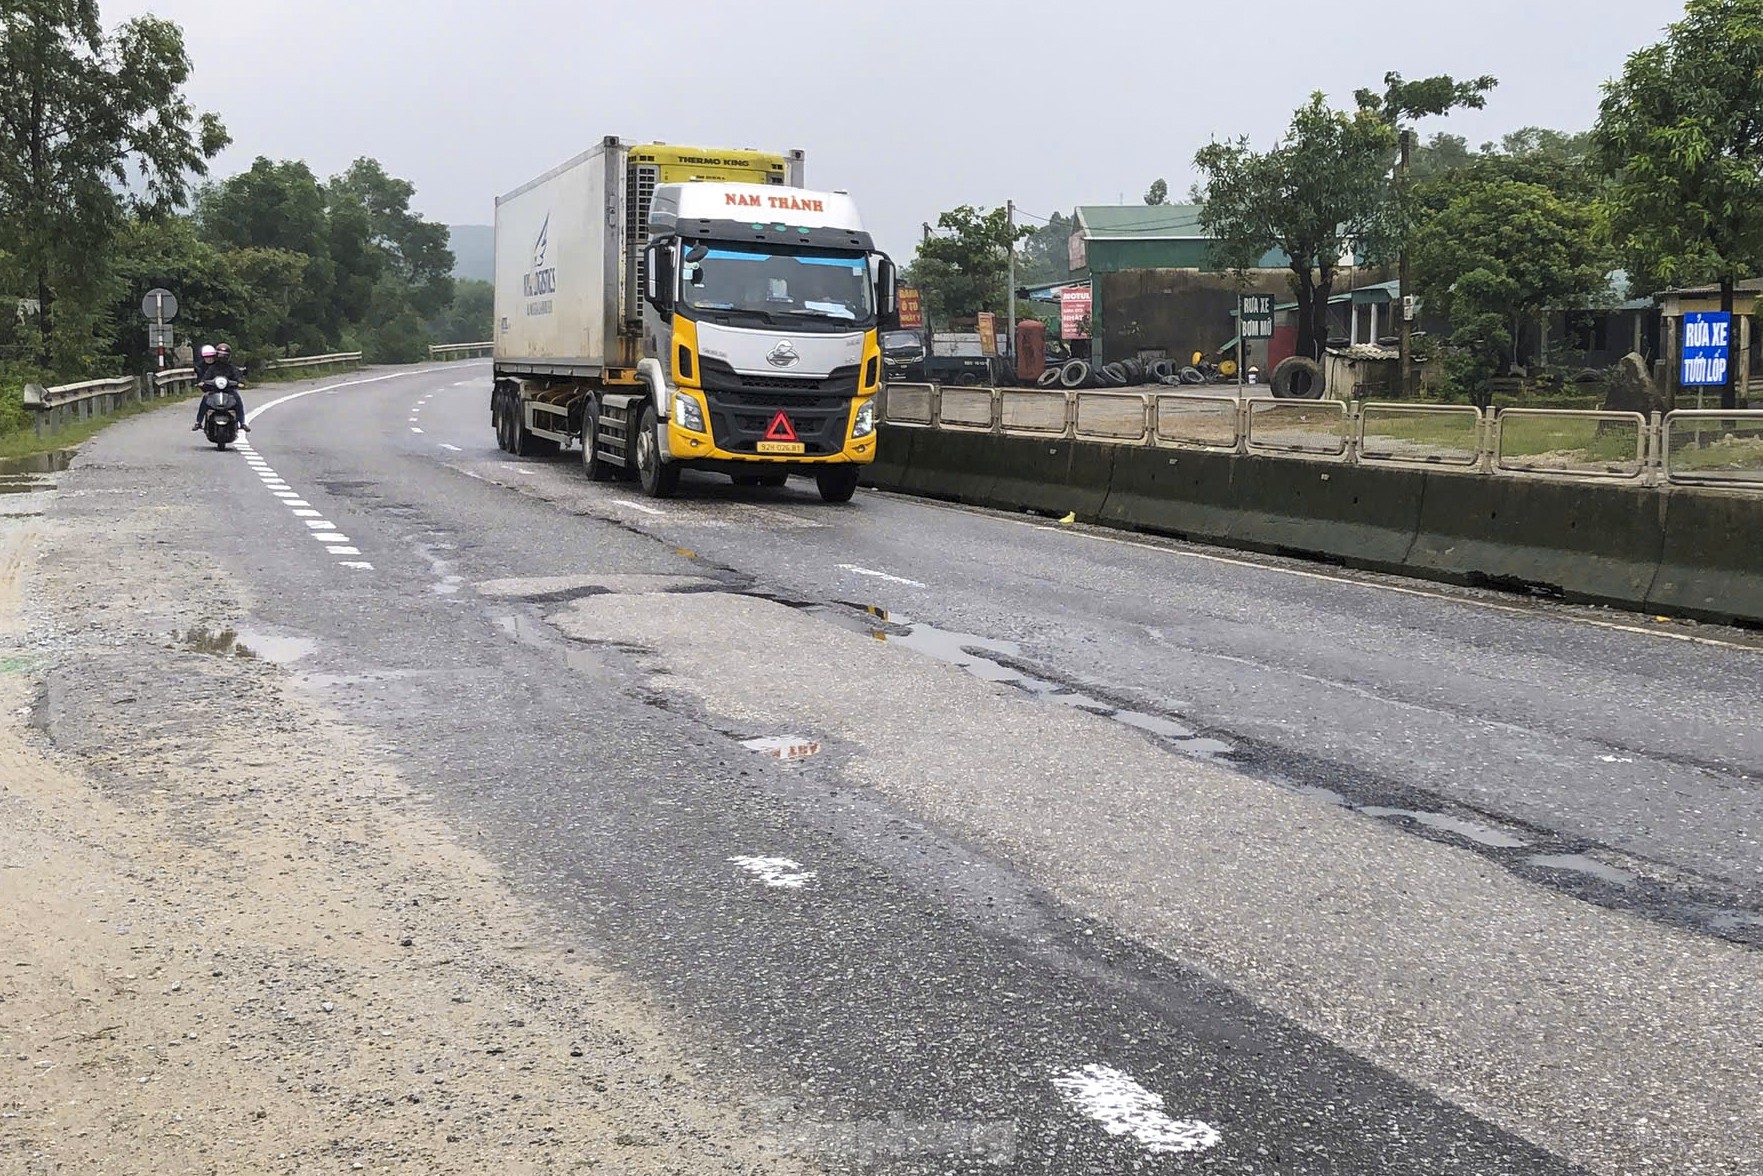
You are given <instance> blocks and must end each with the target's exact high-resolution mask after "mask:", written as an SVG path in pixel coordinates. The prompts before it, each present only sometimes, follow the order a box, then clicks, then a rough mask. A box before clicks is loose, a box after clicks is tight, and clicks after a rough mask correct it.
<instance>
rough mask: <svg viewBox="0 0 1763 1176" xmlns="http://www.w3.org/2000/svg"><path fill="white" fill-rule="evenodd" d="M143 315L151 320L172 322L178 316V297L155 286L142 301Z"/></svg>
mask: <svg viewBox="0 0 1763 1176" xmlns="http://www.w3.org/2000/svg"><path fill="white" fill-rule="evenodd" d="M141 313H142V314H144V315H146V316H147V317H148V318H150V319H156V320H159V321H162V322H170V321H171V320H172V319H174V318H176V317H177V316H178V296H177V295H176V294H173V293H172V292H171V291H170V290H166V289H163V288H161V287H158V286H155V287H154V288H153V289H151V290H149V291H147V296H146V297H145V298H143V299H141Z"/></svg>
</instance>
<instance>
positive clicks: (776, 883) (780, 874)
mask: <svg viewBox="0 0 1763 1176" xmlns="http://www.w3.org/2000/svg"><path fill="white" fill-rule="evenodd" d="M728 860H729V861H731V862H733V863H734V864H735V865H737V866H739V867H741V869H743V870H745V871H747V872H748V873H749V874H751V875H753V876H754V877H755V878H757V879H759V881H761V882H763V883H765V884H766V885H767V886H769V887H771V888H772V889H774V890H800V889H802V888H803V887H804V886H806V885H808V883H810V882H812V881H814V871H813V870H805V869H803V868H802V863H801V862H795V861H791V860H790V859H789V858H781V857H732V858H730V859H728Z"/></svg>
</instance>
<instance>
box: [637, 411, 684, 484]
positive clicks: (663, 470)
mask: <svg viewBox="0 0 1763 1176" xmlns="http://www.w3.org/2000/svg"><path fill="white" fill-rule="evenodd" d="M655 422H656V417H655V406H654V405H653V404H645V405H643V411H642V412H641V413H640V414H639V415H638V416H637V435H636V438H635V445H636V450H637V481H638V482H639V483H640V484H641V485H642V487H643V494H644V495H645V496H646V497H649V498H672V497H673V496H674V495H675V494H678V493H679V467H678V466H676V465H668V464H667V463H666V462H664V461H662V460H661V442H660V440H659V439H658V438H657V437H656V436H655V431H656V428H655Z"/></svg>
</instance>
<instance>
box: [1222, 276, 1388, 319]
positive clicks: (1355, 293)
mask: <svg viewBox="0 0 1763 1176" xmlns="http://www.w3.org/2000/svg"><path fill="white" fill-rule="evenodd" d="M1401 286H1402V283H1400V282H1373V283H1371V285H1369V286H1355V287H1354V288H1353V289H1351V290H1340V291H1337V292H1335V293H1333V294H1330V295H1329V296H1328V304H1329V305H1330V306H1346V305H1347V304H1348V303H1358V304H1359V305H1360V306H1369V305H1372V304H1376V305H1379V306H1381V305H1382V304H1384V303H1386V302H1394V301H1395V300H1396V291H1397V290H1399V289H1401ZM1273 309H1274V310H1276V311H1278V310H1296V309H1298V303H1297V300H1296V299H1293V300H1292V301H1289V302H1281V303H1278V304H1277V305H1275V306H1274V308H1273ZM1232 313H1233V314H1234V313H1235V312H1234V311H1233V312H1232Z"/></svg>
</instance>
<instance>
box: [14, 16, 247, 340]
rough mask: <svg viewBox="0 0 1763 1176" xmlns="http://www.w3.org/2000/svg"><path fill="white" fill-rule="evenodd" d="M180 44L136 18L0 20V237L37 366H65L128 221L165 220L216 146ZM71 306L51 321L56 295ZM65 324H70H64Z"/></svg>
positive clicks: (161, 27)
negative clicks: (197, 109)
mask: <svg viewBox="0 0 1763 1176" xmlns="http://www.w3.org/2000/svg"><path fill="white" fill-rule="evenodd" d="M189 76H190V62H189V58H188V55H187V54H186V52H185V50H184V39H183V33H182V31H181V30H180V29H179V28H178V26H177V25H176V24H173V23H172V22H170V21H167V20H162V19H160V18H158V17H153V16H143V17H137V18H135V19H133V20H131V21H129V22H128V23H126V24H124V25H123V26H122V27H121V28H120V29H118V30H117V32H116V33H115V34H114V35H107V34H106V33H105V32H104V29H103V26H102V24H101V23H100V21H99V16H98V5H97V0H7V3H6V5H5V9H4V18H3V21H0V77H4V78H5V79H6V84H5V86H4V87H0V225H4V226H5V228H4V230H3V231H4V233H5V235H6V240H5V242H4V248H5V249H6V250H7V251H8V252H9V253H11V254H13V255H14V264H15V265H16V267H17V269H18V277H19V278H20V279H22V280H23V281H24V282H25V283H26V284H27V287H28V288H34V290H35V293H36V295H37V300H38V304H39V308H40V309H39V317H40V322H41V324H42V329H43V337H44V347H43V351H44V354H43V355H42V357H41V358H42V360H43V362H44V363H46V364H59V365H61V366H63V367H66V366H69V365H71V364H74V363H77V362H78V361H79V359H78V358H76V357H79V358H83V354H82V353H83V351H84V350H85V348H86V347H87V346H89V343H90V332H91V331H92V329H93V328H94V327H95V325H96V322H97V318H98V313H99V312H98V309H97V308H98V305H99V304H100V303H101V301H102V293H101V290H102V286H101V283H102V280H103V273H104V271H103V267H102V266H95V265H93V264H91V261H92V259H93V258H97V257H103V256H104V255H105V254H106V253H107V252H108V250H109V246H110V244H111V242H112V239H113V237H114V235H115V234H116V233H117V232H118V231H119V229H120V226H121V224H122V222H123V220H124V218H125V217H126V215H127V214H128V212H129V211H130V210H131V209H132V210H152V211H156V212H166V211H169V210H171V209H174V208H176V207H179V206H181V205H182V204H184V202H185V201H186V200H187V198H188V196H189V185H190V182H191V179H192V177H196V176H201V175H204V174H206V172H207V161H208V160H210V159H212V158H213V157H214V156H215V155H216V154H217V153H219V151H220V150H221V149H222V148H223V147H225V146H226V144H227V141H228V140H227V134H226V131H225V130H224V129H223V128H222V126H221V124H220V121H219V120H218V119H217V118H216V117H215V116H214V115H212V114H202V115H197V114H195V113H194V112H193V111H192V110H191V108H190V105H189V103H188V101H186V99H185V98H184V95H183V88H184V84H185V82H187V81H188V80H189ZM64 295H65V296H66V297H68V298H69V299H71V300H73V302H72V305H71V306H70V307H69V308H68V310H69V311H70V312H72V313H66V314H64V313H63V312H62V309H61V308H60V307H59V306H58V301H59V300H60V298H61V297H63V296H64ZM76 320H77V321H76Z"/></svg>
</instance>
